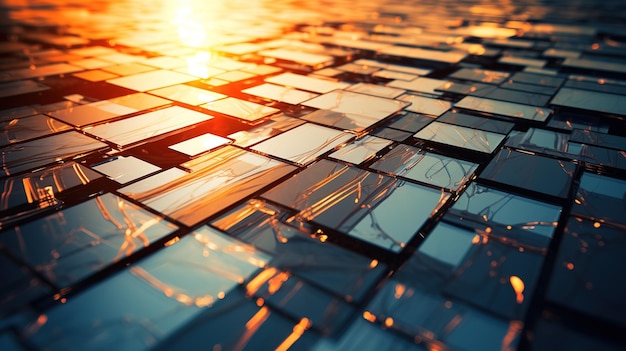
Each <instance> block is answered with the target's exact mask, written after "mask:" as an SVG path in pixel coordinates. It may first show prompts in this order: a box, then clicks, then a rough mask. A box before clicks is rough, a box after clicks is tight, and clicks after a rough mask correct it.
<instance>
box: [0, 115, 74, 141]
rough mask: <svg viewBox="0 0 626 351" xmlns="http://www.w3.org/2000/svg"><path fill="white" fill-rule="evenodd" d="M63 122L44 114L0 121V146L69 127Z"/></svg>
mask: <svg viewBox="0 0 626 351" xmlns="http://www.w3.org/2000/svg"><path fill="white" fill-rule="evenodd" d="M71 128H72V127H70V126H68V125H67V124H65V123H62V122H59V121H57V120H55V119H53V118H50V117H48V116H44V115H35V116H30V117H23V118H14V119H12V120H7V121H5V122H0V147H1V146H6V145H9V144H12V143H17V142H20V141H25V140H29V139H34V138H38V137H42V136H46V135H49V134H54V133H58V132H62V131H66V130H69V129H71Z"/></svg>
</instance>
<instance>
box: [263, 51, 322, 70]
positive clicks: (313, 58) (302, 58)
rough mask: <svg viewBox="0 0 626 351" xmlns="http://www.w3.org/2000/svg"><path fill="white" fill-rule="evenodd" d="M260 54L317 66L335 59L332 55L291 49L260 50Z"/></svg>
mask: <svg viewBox="0 0 626 351" xmlns="http://www.w3.org/2000/svg"><path fill="white" fill-rule="evenodd" d="M259 55H261V56H266V57H272V58H276V59H281V60H286V61H293V62H297V63H300V64H303V65H307V66H317V67H319V66H327V65H330V64H332V63H333V61H334V58H333V57H332V56H328V55H319V54H313V53H310V52H302V51H296V50H289V49H273V50H263V51H259Z"/></svg>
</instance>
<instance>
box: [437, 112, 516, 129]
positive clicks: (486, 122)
mask: <svg viewBox="0 0 626 351" xmlns="http://www.w3.org/2000/svg"><path fill="white" fill-rule="evenodd" d="M437 122H444V123H450V124H455V125H458V126H463V127H469V128H473V129H480V130H486V131H489V132H494V133H499V134H508V133H509V132H510V131H511V130H512V129H513V127H514V126H515V124H514V123H510V122H504V121H499V120H496V119H492V118H484V117H477V116H472V115H468V114H465V113H458V112H452V111H449V112H446V113H445V114H444V115H443V116H441V117H439V118H437Z"/></svg>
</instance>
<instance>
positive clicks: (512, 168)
mask: <svg viewBox="0 0 626 351" xmlns="http://www.w3.org/2000/svg"><path fill="white" fill-rule="evenodd" d="M575 169H576V166H575V165H574V164H572V163H570V162H565V161H560V160H556V159H551V158H547V157H543V156H537V155H530V154H527V153H521V152H518V151H512V150H501V151H500V152H499V153H498V154H497V155H496V156H495V157H494V158H493V159H492V161H491V162H490V163H489V165H487V168H485V170H484V171H483V172H482V173H481V174H480V177H481V178H483V179H488V180H492V181H496V182H499V183H503V184H508V185H512V186H516V187H520V188H524V189H528V190H532V191H536V192H540V193H545V194H548V195H552V196H557V197H561V198H565V197H567V194H568V193H569V189H570V185H571V183H572V177H573V175H574V170H575Z"/></svg>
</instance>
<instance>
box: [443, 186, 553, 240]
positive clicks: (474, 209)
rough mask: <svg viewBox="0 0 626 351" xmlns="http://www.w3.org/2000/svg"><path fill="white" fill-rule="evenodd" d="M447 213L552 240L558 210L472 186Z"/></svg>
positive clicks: (514, 196) (527, 199)
mask: <svg viewBox="0 0 626 351" xmlns="http://www.w3.org/2000/svg"><path fill="white" fill-rule="evenodd" d="M448 213H449V214H451V215H453V216H456V217H458V218H459V219H461V220H464V221H474V222H477V223H481V224H484V225H486V226H489V225H493V224H492V223H497V224H500V225H502V226H504V227H506V229H507V230H512V229H514V228H516V229H523V230H526V231H528V232H530V233H536V234H539V235H543V236H546V237H552V234H553V233H554V230H555V229H556V226H557V224H558V221H559V217H560V215H561V208H560V207H558V206H555V205H550V204H547V203H543V202H540V201H537V200H533V199H530V198H526V197H522V196H518V195H514V194H511V193H506V192H503V191H499V190H496V189H493V188H489V187H486V186H483V185H479V184H476V183H471V184H470V185H469V186H468V187H467V189H465V191H464V192H463V194H462V195H461V197H460V198H459V199H458V200H457V201H456V202H455V203H454V206H452V208H451V209H450V210H449V211H448ZM503 235H506V232H504V233H503Z"/></svg>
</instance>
